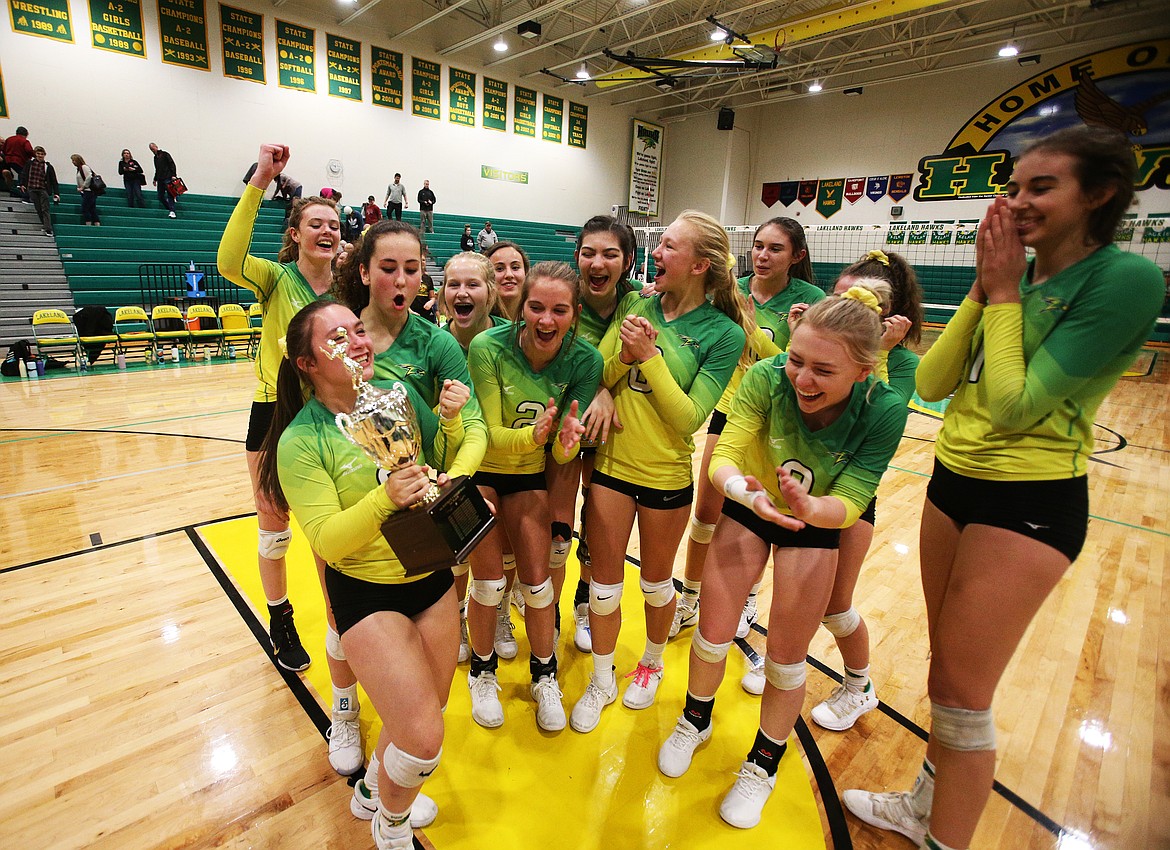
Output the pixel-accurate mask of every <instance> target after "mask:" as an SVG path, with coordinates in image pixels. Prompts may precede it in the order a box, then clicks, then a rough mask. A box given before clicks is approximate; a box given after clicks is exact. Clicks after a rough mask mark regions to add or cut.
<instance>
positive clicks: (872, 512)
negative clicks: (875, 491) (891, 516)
mask: <svg viewBox="0 0 1170 850" xmlns="http://www.w3.org/2000/svg"><path fill="white" fill-rule="evenodd" d="M857 521H858V522H868V523H869V524H870V525H877V496H874V497H873V498H872V499H870V500H869V504H868V505H866V506H865V510H864V511H862V512H861V516H859V517H858V518H857Z"/></svg>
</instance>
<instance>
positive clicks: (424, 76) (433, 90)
mask: <svg viewBox="0 0 1170 850" xmlns="http://www.w3.org/2000/svg"><path fill="white" fill-rule="evenodd" d="M442 71H443V67H442V66H441V65H440V64H439V63H438V62H428V61H427V60H426V59H419V58H418V57H417V56H412V57H411V59H410V112H411V114H412V115H418V116H419V117H421V118H430V119H432V120H434V121H439V120H442V111H441V107H440V106H439V103H440V97H439V89H440V87H441V86H442Z"/></svg>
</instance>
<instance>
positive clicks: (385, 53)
mask: <svg viewBox="0 0 1170 850" xmlns="http://www.w3.org/2000/svg"><path fill="white" fill-rule="evenodd" d="M370 91H371V92H372V93H373V101H374V106H385V107H386V108H387V109H401V108H402V54H401V53H399V52H398V51H396V50H383V49H382V48H381V47H374V45H372V44H371V45H370Z"/></svg>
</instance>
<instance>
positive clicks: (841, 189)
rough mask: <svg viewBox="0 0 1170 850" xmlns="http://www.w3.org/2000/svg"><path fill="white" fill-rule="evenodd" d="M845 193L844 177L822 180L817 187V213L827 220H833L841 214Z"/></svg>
mask: <svg viewBox="0 0 1170 850" xmlns="http://www.w3.org/2000/svg"><path fill="white" fill-rule="evenodd" d="M844 193H845V178H844V177H837V178H835V179H833V180H822V181H821V182H820V185H818V186H817V212H819V213H820V214H821V215H823V216H824V217H825V218H832V217H833V216H834V215H836V214H837V213H839V212H841V197H842V195H844Z"/></svg>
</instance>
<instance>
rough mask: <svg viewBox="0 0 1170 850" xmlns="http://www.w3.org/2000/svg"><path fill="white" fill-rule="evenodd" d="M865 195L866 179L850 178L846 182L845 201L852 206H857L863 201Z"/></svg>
mask: <svg viewBox="0 0 1170 850" xmlns="http://www.w3.org/2000/svg"><path fill="white" fill-rule="evenodd" d="M864 194H865V178H864V177H850V178H849V179H848V180H846V181H845V200H847V201H848V202H849V203H851V204H856V203H857V202H858V201H860V200H861V196H862V195H864Z"/></svg>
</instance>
